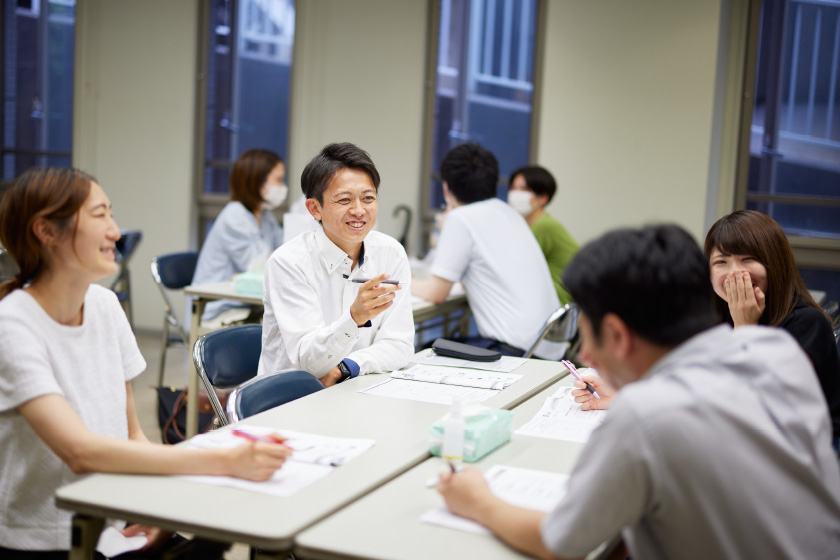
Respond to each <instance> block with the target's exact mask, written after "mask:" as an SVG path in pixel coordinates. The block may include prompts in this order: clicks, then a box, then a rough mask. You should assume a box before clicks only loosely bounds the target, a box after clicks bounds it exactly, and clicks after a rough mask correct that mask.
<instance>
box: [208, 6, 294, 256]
mask: <svg viewBox="0 0 840 560" xmlns="http://www.w3.org/2000/svg"><path fill="white" fill-rule="evenodd" d="M203 7H204V8H205V9H206V11H207V13H206V15H205V17H204V18H203V21H204V23H203V26H204V33H205V37H203V39H202V45H203V46H202V49H203V53H204V54H203V59H202V61H201V65H202V70H201V75H203V76H205V77H206V80H205V83H204V88H203V89H202V91H201V92H200V95H201V96H202V98H201V100H200V104H199V105H200V107H202V113H203V114H202V118H201V123H200V125H199V126H200V127H201V130H200V134H199V136H200V138H201V140H200V141H201V142H202V143H203V145H201V146H199V149H198V153H199V154H200V156H199V157H200V158H201V162H200V165H199V169H200V172H199V175H200V177H199V178H198V179H199V180H198V183H199V188H198V199H199V208H200V215H201V218H202V219H203V220H204V221H205V223H204V224H203V227H201V232H202V234H204V233H205V232H206V225H207V224H206V220H208V219H212V218H214V217H215V216H216V215H218V212H219V211H220V209H221V207H222V206H223V205H224V203H225V202H226V201H227V198H228V193H229V191H230V187H229V184H228V179H229V176H230V169H231V167H232V166H233V162H234V161H236V158H237V157H238V156H239V154H240V153H242V152H243V151H245V150H247V149H249V148H265V149H269V150H272V151H274V152H277V154H279V155H280V157H282V158H283V159H284V161H285V160H286V159H287V154H288V137H287V136H288V129H289V96H290V93H291V87H290V86H291V72H292V50H293V46H294V32H295V5H294V0H205V3H204V4H203ZM202 239H203V235H202Z"/></svg>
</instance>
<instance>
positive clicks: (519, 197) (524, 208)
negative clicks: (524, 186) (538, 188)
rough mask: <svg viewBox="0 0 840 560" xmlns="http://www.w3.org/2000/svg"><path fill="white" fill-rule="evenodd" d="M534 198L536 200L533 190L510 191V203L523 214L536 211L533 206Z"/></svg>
mask: <svg viewBox="0 0 840 560" xmlns="http://www.w3.org/2000/svg"><path fill="white" fill-rule="evenodd" d="M532 200H534V193H532V192H531V191H520V190H515V191H508V204H510V205H511V207H512V208H513V209H514V210H516V211H517V212H519V213H520V214H522V215H523V216H527V215H528V214H530V213H531V212H533V211H534V207H533V206H531V201H532Z"/></svg>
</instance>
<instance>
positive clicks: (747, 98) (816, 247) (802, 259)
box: [734, 0, 840, 270]
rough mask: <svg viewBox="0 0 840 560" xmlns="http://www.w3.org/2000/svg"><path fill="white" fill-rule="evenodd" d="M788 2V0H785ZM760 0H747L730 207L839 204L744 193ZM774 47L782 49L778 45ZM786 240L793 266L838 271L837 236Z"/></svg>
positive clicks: (839, 242) (839, 250)
mask: <svg viewBox="0 0 840 560" xmlns="http://www.w3.org/2000/svg"><path fill="white" fill-rule="evenodd" d="M785 1H786V2H789V0H785ZM764 4H765V2H764V0H749V8H748V10H749V16H748V18H747V21H748V29H747V48H746V53H745V61H744V80H743V90H742V99H743V100H744V101H743V104H742V106H741V119H740V125H739V128H740V132H739V143H738V156H737V165H736V180H735V200H734V206H735V207H734V209H735V210H741V209H745V208H746V207H747V203H748V201H762V202H779V203H783V204H802V205H807V206H817V207H840V201H836V200H831V199H822V198H819V197H813V196H804V195H803V196H796V195H791V194H763V193H753V194H750V193H748V191H749V166H750V139H751V135H752V121H753V114H754V112H755V87H756V79H757V76H758V54H759V46H760V45H759V39H760V35H761V13H762V8H763V6H764ZM778 48H780V49H781V48H782V47H781V45H779V46H778ZM786 235H787V238H788V241H789V242H790V245H791V247H792V248H793V254H794V257H795V258H796V264H797V266H801V267H808V268H819V269H824V270H840V239H832V238H828V237H808V236H802V235H794V234H788V233H787V232H786Z"/></svg>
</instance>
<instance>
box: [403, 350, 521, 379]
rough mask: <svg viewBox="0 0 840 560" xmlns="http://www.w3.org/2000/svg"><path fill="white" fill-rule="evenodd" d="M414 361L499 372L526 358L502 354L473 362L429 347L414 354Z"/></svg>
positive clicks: (510, 370) (518, 364)
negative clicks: (487, 359)
mask: <svg viewBox="0 0 840 560" xmlns="http://www.w3.org/2000/svg"><path fill="white" fill-rule="evenodd" d="M414 361H415V362H416V363H418V364H427V365H430V366H446V367H457V368H462V369H481V370H485V371H498V372H500V373H510V372H512V371H513V370H515V369H516V368H518V367H519V366H521V365H522V364H524V363H525V362H527V361H528V360H526V359H525V358H515V357H513V356H502V357H501V358H499V359H498V360H496V361H495V362H474V361H472V360H461V359H459V358H450V357H448V356H439V355H438V354H435V351H434V350H432V349H431V348H430V349H428V350H424V351H423V352H422V353H421V354H417V355H415V356H414Z"/></svg>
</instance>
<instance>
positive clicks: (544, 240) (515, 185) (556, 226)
mask: <svg viewBox="0 0 840 560" xmlns="http://www.w3.org/2000/svg"><path fill="white" fill-rule="evenodd" d="M555 192H557V183H556V182H555V180H554V177H552V176H551V173H549V172H548V170H547V169H545V168H542V167H538V166H536V165H532V166H527V167H522V168H519V169H517V170H516V171H514V172H513V174H512V175H511V176H510V191H509V192H508V204H510V205H511V206H512V207H513V208H514V210H516V211H517V212H519V213H520V214H522V215H523V216H524V217H525V220H526V221H527V222H528V225H529V226H531V231H532V232H533V233H534V237H536V238H537V242H538V243H539V245H540V249H542V252H543V254H544V255H545V260H546V262H547V263H548V269H549V270H550V271H551V279H552V280H553V281H554V289H555V290H557V297H558V298H559V299H560V303H561V304H566V303H569V302H571V301H572V297H571V296H570V295H569V293H568V292H567V291H566V290H565V288H564V287H563V282H562V278H563V270H565V268H566V265H567V264H569V261H571V260H572V257H574V256H575V253H577V251H578V249H579V246H578V244H577V242H576V241H575V240H574V239H573V238H572V236H571V235H569V232H568V231H566V228H565V227H563V224H561V223H560V222H558V221H557V220H555V219H554V218H553V217H552V216H551V215H549V214H548V213H547V212H546V211H545V206H546V205H547V204H548V203H549V202H551V199H552V198H553V197H554V193H555Z"/></svg>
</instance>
